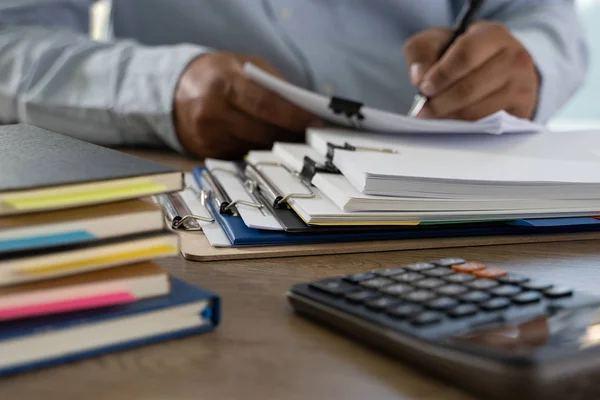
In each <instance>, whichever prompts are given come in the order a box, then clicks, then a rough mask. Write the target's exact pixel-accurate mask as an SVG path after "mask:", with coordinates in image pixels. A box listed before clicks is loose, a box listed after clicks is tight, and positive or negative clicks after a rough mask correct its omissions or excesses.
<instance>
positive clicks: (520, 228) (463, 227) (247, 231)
mask: <svg viewBox="0 0 600 400" xmlns="http://www.w3.org/2000/svg"><path fill="white" fill-rule="evenodd" d="M203 170H204V168H203V167H198V168H196V169H194V171H193V174H194V178H195V180H196V182H197V183H198V185H199V186H200V187H202V182H201V179H200V177H201V176H202V171H203ZM207 205H208V207H209V208H210V211H211V213H212V214H213V216H214V217H215V219H216V221H217V222H218V223H219V225H220V226H221V227H222V228H223V230H224V231H225V235H227V238H228V239H229V241H230V242H231V244H232V245H234V246H276V245H291V244H315V243H340V242H363V241H376V240H402V239H432V238H445V237H472V236H495V235H525V234H544V233H547V234H552V233H554V234H556V233H574V232H589V231H600V221H598V220H596V221H597V223H595V224H594V223H590V221H589V220H590V219H592V218H584V220H585V223H577V222H575V223H569V221H568V220H571V218H558V219H557V220H562V221H555V224H551V223H550V222H546V223H545V224H541V225H536V224H535V223H527V222H523V223H520V224H514V223H507V222H506V221H496V222H478V223H460V224H440V225H419V226H402V227H398V226H390V227H385V228H382V229H381V230H365V231H356V230H354V231H348V232H336V233H335V234H331V232H326V231H325V232H319V230H318V229H315V230H314V231H311V232H310V233H290V232H283V231H269V230H260V229H253V228H249V227H247V226H246V224H244V221H243V220H242V218H240V217H238V216H233V215H223V214H220V213H219V210H218V207H216V205H215V204H214V202H213V201H212V200H208V201H207ZM575 220H577V219H575ZM527 221H530V220H527Z"/></svg>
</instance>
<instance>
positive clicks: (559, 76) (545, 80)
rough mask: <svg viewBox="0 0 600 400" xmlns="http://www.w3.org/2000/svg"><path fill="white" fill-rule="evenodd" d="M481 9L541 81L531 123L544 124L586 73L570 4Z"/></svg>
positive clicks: (547, 0) (543, 1) (529, 0)
mask: <svg viewBox="0 0 600 400" xmlns="http://www.w3.org/2000/svg"><path fill="white" fill-rule="evenodd" d="M496 3H497V4H498V5H497V6H496V7H493V8H492V9H487V10H486V9H484V10H483V11H487V15H484V18H486V19H492V20H498V21H500V22H502V23H503V24H504V25H505V26H506V27H507V28H508V29H509V30H510V31H511V32H512V34H513V35H514V36H515V37H516V38H517V39H519V41H520V42H521V43H522V44H523V45H524V46H525V48H526V49H527V50H528V51H529V53H530V54H531V56H532V57H533V59H534V62H535V64H536V66H537V69H538V71H539V74H540V77H541V87H540V92H539V98H538V104H537V110H536V114H535V120H536V121H537V122H540V123H546V122H547V121H548V120H549V119H550V118H551V117H552V116H553V115H554V114H555V113H556V112H557V111H558V110H559V109H560V108H561V107H562V106H564V105H565V103H566V102H567V101H568V100H569V99H570V98H571V97H572V96H573V94H574V93H575V92H576V91H577V89H579V87H580V86H581V85H582V83H583V81H584V77H585V74H586V72H587V69H588V63H589V55H588V48H587V43H586V41H585V36H584V32H583V29H582V25H581V22H580V20H579V17H578V15H577V10H576V6H575V4H574V1H572V0H512V1H504V2H496Z"/></svg>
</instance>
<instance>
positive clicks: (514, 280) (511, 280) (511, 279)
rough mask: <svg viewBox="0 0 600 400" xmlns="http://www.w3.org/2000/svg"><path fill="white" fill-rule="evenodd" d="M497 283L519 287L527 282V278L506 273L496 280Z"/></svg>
mask: <svg viewBox="0 0 600 400" xmlns="http://www.w3.org/2000/svg"><path fill="white" fill-rule="evenodd" d="M498 281H499V282H502V283H506V284H507V285H520V284H521V283H525V282H527V281H529V278H528V277H526V276H523V275H519V274H513V273H508V274H506V275H504V276H501V277H500V278H498Z"/></svg>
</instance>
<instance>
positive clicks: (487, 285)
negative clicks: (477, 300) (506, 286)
mask: <svg viewBox="0 0 600 400" xmlns="http://www.w3.org/2000/svg"><path fill="white" fill-rule="evenodd" d="M498 285H500V284H499V283H498V282H497V281H495V280H493V279H475V280H474V281H472V282H469V283H465V286H466V287H468V288H470V289H475V290H489V289H492V288H495V287H496V286H498Z"/></svg>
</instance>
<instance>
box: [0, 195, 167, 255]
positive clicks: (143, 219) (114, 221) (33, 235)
mask: <svg viewBox="0 0 600 400" xmlns="http://www.w3.org/2000/svg"><path fill="white" fill-rule="evenodd" d="M164 228H165V222H164V215H163V211H162V210H161V208H160V207H158V206H157V205H155V204H153V203H151V202H147V201H143V200H127V201H123V202H118V203H111V204H102V205H96V206H89V207H79V208H73V209H67V210H59V211H54V212H47V213H39V214H25V215H13V216H6V217H4V218H0V257H1V256H2V254H4V253H9V252H14V251H22V250H33V249H51V248H53V247H57V246H65V245H70V244H77V243H84V242H92V241H95V240H104V239H110V238H114V237H120V236H127V235H135V234H139V233H144V232H153V231H160V230H162V229H164Z"/></svg>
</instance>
